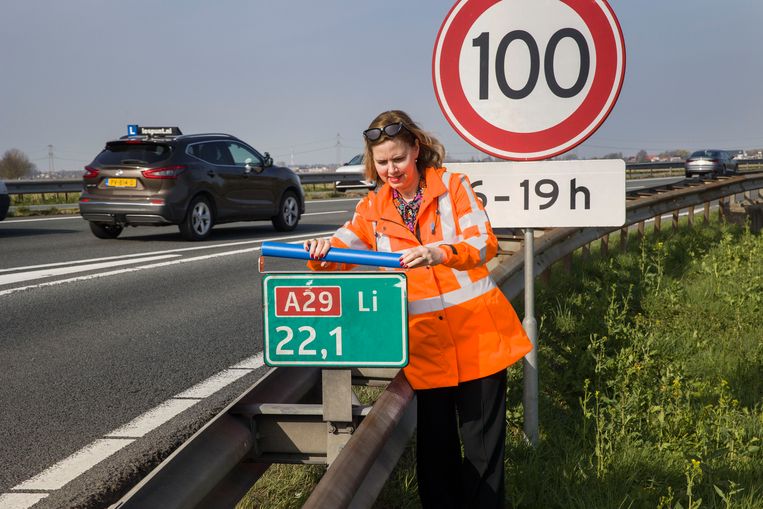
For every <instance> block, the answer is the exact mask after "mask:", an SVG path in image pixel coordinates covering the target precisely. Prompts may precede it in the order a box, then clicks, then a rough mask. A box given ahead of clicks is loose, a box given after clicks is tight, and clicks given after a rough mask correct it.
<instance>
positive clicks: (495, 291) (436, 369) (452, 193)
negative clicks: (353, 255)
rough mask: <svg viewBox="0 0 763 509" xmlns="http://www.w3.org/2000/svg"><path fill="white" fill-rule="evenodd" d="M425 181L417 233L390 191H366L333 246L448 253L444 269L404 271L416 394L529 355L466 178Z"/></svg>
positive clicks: (429, 175)
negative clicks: (491, 264) (494, 271)
mask: <svg viewBox="0 0 763 509" xmlns="http://www.w3.org/2000/svg"><path fill="white" fill-rule="evenodd" d="M425 178H426V184H427V186H426V189H424V194H423V198H422V202H421V206H420V208H419V212H418V215H417V217H416V224H415V231H414V232H411V231H410V230H409V229H408V228H407V227H406V226H405V224H404V223H403V220H402V218H401V217H400V213H399V212H398V211H397V209H396V208H395V206H394V204H393V202H392V191H391V188H390V187H389V186H388V185H386V184H385V185H383V186H382V187H381V188H380V189H378V190H377V191H376V192H369V193H368V195H367V196H366V197H365V198H363V199H362V200H361V201H360V202H359V203H358V205H357V207H356V209H355V214H354V215H353V217H352V219H351V220H350V221H348V222H347V223H345V224H344V226H342V227H341V228H339V230H337V232H336V233H335V234H334V236H333V237H332V238H331V245H332V246H336V247H343V248H350V249H367V250H376V251H386V252H400V251H403V250H404V249H408V248H411V247H415V246H418V245H421V244H423V245H426V246H439V248H440V249H441V250H442V251H443V252H444V253H445V260H444V262H443V263H442V264H440V265H436V266H434V267H417V268H415V269H408V270H407V271H406V276H407V279H408V320H409V329H408V330H409V339H410V356H409V357H410V362H409V364H408V366H407V367H406V368H404V371H405V375H406V378H407V379H408V381H409V382H410V384H411V386H412V387H413V388H414V389H431V388H436V387H449V386H454V385H457V384H458V383H460V382H465V381H468V380H474V379H477V378H481V377H484V376H488V375H491V374H493V373H496V372H498V371H500V370H501V369H505V368H506V367H507V366H509V365H511V364H513V363H514V362H516V361H517V360H519V359H521V358H522V357H523V356H524V355H525V354H527V352H529V351H530V350H531V349H532V344H531V343H530V341H529V340H528V339H527V336H526V335H525V332H524V330H523V329H522V325H521V323H520V321H519V318H517V315H516V313H515V311H514V309H513V308H512V306H511V304H510V303H509V301H508V300H507V299H506V297H504V295H503V293H502V292H501V290H500V289H499V288H498V287H497V286H496V285H495V283H494V282H493V280H492V278H491V277H490V273H489V271H488V269H487V267H486V266H485V264H486V263H487V261H488V260H490V259H491V258H493V257H494V256H495V254H496V252H497V250H498V241H497V240H496V238H495V235H494V234H493V231H492V229H491V228H490V223H489V221H488V217H487V214H486V213H485V210H484V208H483V206H482V203H481V202H480V201H479V200H478V199H477V197H476V196H475V194H474V191H472V188H471V186H470V184H469V181H468V179H467V177H466V176H465V175H460V174H457V173H450V172H448V171H446V170H445V168H439V169H435V168H428V169H427V170H426V172H425ZM308 267H309V268H311V269H313V270H349V269H351V268H352V266H351V265H347V264H337V263H329V264H328V266H327V267H320V262H315V261H310V262H308ZM389 270H395V269H389ZM380 325H381V324H380Z"/></svg>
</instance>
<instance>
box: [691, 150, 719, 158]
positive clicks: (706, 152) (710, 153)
mask: <svg viewBox="0 0 763 509" xmlns="http://www.w3.org/2000/svg"><path fill="white" fill-rule="evenodd" d="M689 157H721V153H720V152H719V151H717V150H697V151H696V152H694V153H693V154H692V155H691V156H689Z"/></svg>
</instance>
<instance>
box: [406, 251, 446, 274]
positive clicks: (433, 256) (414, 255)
mask: <svg viewBox="0 0 763 509" xmlns="http://www.w3.org/2000/svg"><path fill="white" fill-rule="evenodd" d="M444 259H445V254H444V253H443V252H442V249H440V248H439V247H437V246H434V247H429V246H416V247H412V248H410V249H406V250H405V251H403V252H402V254H401V255H400V263H401V265H402V266H403V267H404V268H407V269H413V268H415V267H424V266H432V265H439V264H440V263H442V262H443V260H444Z"/></svg>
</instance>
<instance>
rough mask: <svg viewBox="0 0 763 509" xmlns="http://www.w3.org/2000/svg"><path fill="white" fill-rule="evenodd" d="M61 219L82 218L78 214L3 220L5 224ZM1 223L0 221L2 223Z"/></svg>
mask: <svg viewBox="0 0 763 509" xmlns="http://www.w3.org/2000/svg"><path fill="white" fill-rule="evenodd" d="M62 219H79V220H80V221H81V220H82V217H80V216H61V217H42V218H38V219H6V220H5V221H3V223H5V224H14V223H36V222H38V221H61V220H62ZM3 223H0V225H1V224H3Z"/></svg>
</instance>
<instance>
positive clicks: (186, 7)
mask: <svg viewBox="0 0 763 509" xmlns="http://www.w3.org/2000/svg"><path fill="white" fill-rule="evenodd" d="M610 4H611V5H612V7H613V9H614V11H615V14H616V15H617V17H618V19H619V21H620V24H621V26H622V29H623V32H624V35H625V44H626V49H627V70H626V77H625V84H624V86H623V89H622V92H621V94H620V99H619V101H618V103H617V105H616V106H615V108H614V110H613V111H612V113H611V115H610V116H609V118H608V120H607V121H606V122H605V123H604V125H603V126H602V127H601V128H600V129H599V130H598V131H597V133H596V134H594V135H593V136H592V137H591V138H589V140H587V141H586V142H585V143H584V144H583V145H580V146H579V147H578V148H576V149H575V150H574V152H576V153H578V154H579V155H581V156H583V157H590V156H596V155H604V154H606V153H609V152H623V153H624V154H625V155H626V156H627V155H629V154H635V153H636V152H637V151H638V150H639V149H642V148H643V149H646V150H647V151H648V152H649V153H658V152H660V151H662V150H665V149H672V148H684V149H687V150H692V149H696V148H706V147H719V148H752V147H761V146H763V127H762V126H761V119H763V93H762V92H761V87H762V86H763V58H762V57H763V55H761V53H763V43H761V42H760V30H761V26H763V2H761V1H760V0H724V1H718V0H610ZM452 5H453V2H451V1H450V0H385V1H383V2H379V1H377V2H366V1H358V0H324V1H320V2H316V1H292V2H288V1H283V2H281V1H264V0H259V1H258V0H248V1H246V0H218V1H214V2H212V1H207V2H202V1H199V0H186V1H182V2H180V1H174V2H170V1H165V2H157V1H155V0H154V1H147V0H134V1H130V2H116V1H110V0H66V1H60V0H59V1H54V0H49V1H40V0H4V1H3V3H2V8H0V69H2V78H0V98H1V102H0V153H1V152H4V151H5V150H7V149H9V148H18V149H20V150H22V151H24V152H25V153H26V154H27V155H28V156H29V157H30V158H32V159H33V160H34V162H35V163H36V164H37V165H38V167H39V168H40V169H41V170H46V169H47V167H48V145H49V144H50V145H53V152H54V155H55V157H56V159H55V165H56V169H79V168H81V167H82V166H84V165H85V164H86V163H88V162H89V161H90V160H91V159H92V157H93V156H94V155H95V154H96V153H97V152H98V151H99V150H100V149H101V147H102V146H103V143H104V141H106V140H107V139H111V138H116V137H118V136H120V135H122V134H124V133H125V132H126V125H127V124H130V123H138V124H142V125H177V126H180V127H181V129H183V131H184V132H187V133H193V132H202V131H222V132H229V133H231V134H234V135H237V136H239V137H241V138H242V139H244V140H246V141H248V142H249V143H251V144H252V145H253V146H255V147H256V148H258V149H259V150H261V151H269V152H270V153H271V154H272V155H273V156H274V158H275V159H276V160H280V161H285V162H287V163H290V162H291V161H292V160H293V162H294V164H305V163H329V164H330V163H336V159H337V149H336V144H337V134H339V141H340V143H341V149H340V156H339V157H340V159H342V160H344V161H346V160H347V159H349V158H350V157H351V156H352V155H354V154H355V153H357V152H359V151H360V150H361V146H362V142H361V136H360V132H361V131H362V130H363V129H364V128H365V127H366V126H367V125H368V123H369V121H370V120H371V119H372V118H373V117H374V116H375V115H376V114H377V113H378V112H380V111H382V110H385V109H390V108H400V109H404V110H406V111H408V112H409V113H410V114H411V116H412V117H413V118H414V119H415V120H417V121H418V122H419V123H420V124H421V125H422V127H424V128H425V129H427V130H429V131H431V132H432V133H433V134H435V135H436V136H437V137H439V138H440V139H441V141H443V142H444V144H445V146H446V149H447V150H448V152H449V153H450V154H451V155H452V156H453V157H457V158H469V157H472V156H475V157H481V154H480V153H479V152H478V151H477V150H476V149H474V148H472V147H471V145H468V144H467V143H466V142H464V141H462V140H461V138H460V137H459V136H458V135H457V134H456V133H455V132H454V131H453V130H452V129H451V127H450V125H449V124H448V123H447V121H446V120H445V118H444V116H443V114H442V113H441V111H440V109H439V106H438V105H437V101H436V99H435V95H434V91H433V87H432V79H431V59H432V49H433V45H434V41H435V37H436V35H437V31H438V29H439V27H440V24H441V23H442V21H443V19H444V18H445V16H446V14H447V13H448V11H449V9H450V7H451V6H452Z"/></svg>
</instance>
